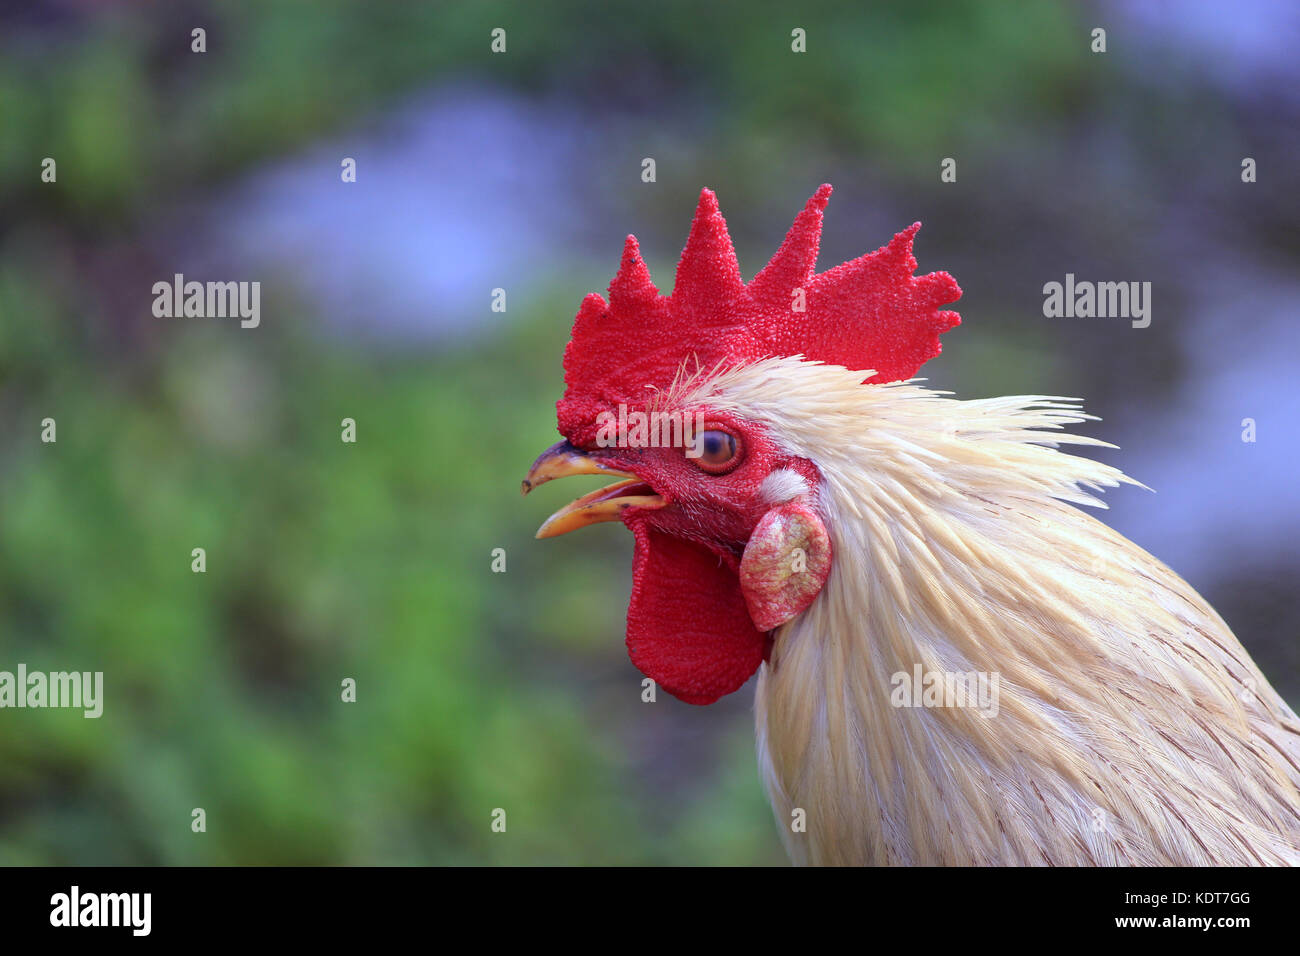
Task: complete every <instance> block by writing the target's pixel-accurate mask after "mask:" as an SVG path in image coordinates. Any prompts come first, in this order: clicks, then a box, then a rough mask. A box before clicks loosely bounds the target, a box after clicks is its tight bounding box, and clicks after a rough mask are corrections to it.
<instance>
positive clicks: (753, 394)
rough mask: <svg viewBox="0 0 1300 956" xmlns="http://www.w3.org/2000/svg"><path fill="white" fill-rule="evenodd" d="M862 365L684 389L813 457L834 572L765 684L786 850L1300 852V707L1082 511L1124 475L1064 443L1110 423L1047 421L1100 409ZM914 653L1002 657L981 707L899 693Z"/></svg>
mask: <svg viewBox="0 0 1300 956" xmlns="http://www.w3.org/2000/svg"><path fill="white" fill-rule="evenodd" d="M863 377H864V373H863V372H850V371H847V370H845V369H843V368H840V367H838V366H826V365H820V364H816V363H810V362H804V361H801V360H800V359H798V358H794V359H771V360H766V361H763V362H760V363H758V364H755V365H751V366H746V367H742V368H739V369H734V370H729V371H721V372H718V371H716V370H715V371H713V372H710V373H709V374H707V375H701V376H698V377H696V378H694V379H691V380H684V381H682V382H680V383H678V385H677V386H676V387H675V389H674V391H675V392H676V393H677V394H676V396H675V397H677V398H679V399H680V400H682V401H684V402H685V403H686V404H687V405H688V406H689V405H701V406H708V407H711V408H717V409H727V410H731V411H733V412H735V413H736V414H738V415H741V416H743V417H745V418H747V419H749V420H751V421H755V422H759V423H761V424H763V425H765V426H766V427H767V428H768V429H769V430H770V432H771V433H772V435H773V436H774V437H775V438H776V439H777V440H778V441H779V442H780V443H782V444H783V445H784V446H785V447H786V448H787V449H788V450H789V451H790V452H792V453H794V454H797V455H800V456H803V457H806V458H808V459H809V460H811V461H813V462H814V463H815V464H816V465H817V467H818V468H819V469H820V471H821V475H822V479H823V480H822V483H821V486H820V490H819V500H818V502H817V505H818V507H819V509H820V511H821V514H822V516H823V518H824V520H825V523H826V526H827V528H828V530H829V532H830V535H831V539H832V542H833V547H834V566H833V570H832V572H831V576H830V579H829V580H828V582H827V584H826V587H825V589H824V590H823V591H822V592H821V594H820V596H819V597H818V598H817V599H816V600H815V601H814V602H813V604H812V605H811V607H809V609H808V610H807V611H805V612H804V613H803V614H802V615H800V616H799V617H797V618H795V619H794V620H793V621H791V622H790V623H789V624H787V625H785V626H784V627H783V628H782V629H781V631H780V632H779V634H778V635H777V638H776V642H775V647H774V650H773V653H772V655H771V660H770V662H769V663H768V664H765V665H764V666H763V668H762V671H761V673H760V675H759V684H758V692H757V701H756V718H757V729H758V755H759V763H760V767H761V770H762V774H763V777H764V780H765V783H766V786H767V789H768V792H769V795H770V797H771V800H772V804H773V807H774V809H775V812H776V817H777V823H778V826H779V827H780V828H781V830H782V833H783V834H784V840H785V843H786V845H787V848H788V850H789V852H790V855H791V857H792V858H793V859H794V860H795V861H796V862H801V863H818V864H899V865H907V864H1029V865H1032V864H1064V865H1087V864H1102V865H1113V864H1188V865H1204V864H1282V863H1289V864H1295V863H1297V862H1300V790H1298V788H1300V723H1297V720H1296V716H1295V714H1294V713H1293V712H1292V710H1291V709H1290V708H1289V707H1288V706H1287V705H1286V703H1285V702H1284V701H1283V700H1282V699H1281V698H1280V697H1279V696H1278V694H1277V693H1276V692H1275V691H1274V690H1273V688H1272V687H1270V686H1269V684H1268V681H1266V680H1265V679H1264V677H1263V675H1262V674H1260V672H1259V670H1258V669H1257V668H1256V667H1255V665H1254V663H1253V662H1252V661H1251V659H1250V657H1249V655H1248V654H1247V653H1246V651H1245V650H1244V649H1243V648H1242V646H1241V644H1240V643H1239V642H1238V641H1237V639H1236V638H1235V637H1234V636H1233V635H1232V632H1231V631H1230V630H1229V629H1228V627H1227V625H1226V624H1224V622H1223V620H1222V619H1221V618H1220V617H1219V616H1218V615H1217V614H1216V613H1215V612H1214V610H1213V609H1212V608H1211V607H1210V606H1209V605H1208V604H1206V602H1205V601H1204V600H1203V599H1202V598H1201V597H1200V596H1199V595H1198V594H1197V593H1196V592H1195V591H1194V590H1192V588H1191V587H1190V586H1189V585H1188V584H1187V583H1186V582H1184V581H1183V580H1182V579H1181V578H1179V577H1178V576H1177V575H1176V574H1174V573H1173V572H1172V571H1171V570H1169V569H1168V568H1167V567H1165V566H1164V565H1163V564H1162V563H1161V562H1159V561H1158V560H1156V559H1155V558H1153V557H1152V556H1151V555H1149V554H1147V553H1146V552H1144V551H1143V550H1142V549H1140V548H1138V547H1137V546H1136V545H1134V544H1133V543H1132V542H1130V541H1128V540H1127V539H1126V538H1124V537H1123V536H1122V535H1120V534H1118V533H1116V532H1115V531H1113V530H1111V529H1110V528H1108V527H1107V526H1106V525H1104V524H1102V523H1101V522H1099V521H1097V520H1096V519H1094V518H1093V517H1091V516H1090V515H1088V514H1086V513H1084V512H1082V511H1081V510H1079V509H1078V508H1077V507H1076V505H1099V506H1101V507H1105V505H1104V504H1102V503H1101V502H1100V501H1099V500H1098V499H1096V498H1095V497H1094V496H1093V495H1092V494H1090V493H1089V492H1090V491H1096V490H1099V489H1101V488H1103V487H1113V486H1115V485H1117V484H1119V483H1121V482H1129V483H1134V484H1136V483H1135V482H1131V480H1130V479H1128V478H1126V477H1125V476H1124V475H1123V474H1121V473H1120V472H1119V471H1117V470H1116V469H1114V468H1112V467H1110V466H1108V465H1104V464H1100V463H1098V462H1094V461H1090V460H1088V459H1085V458H1080V457H1076V456H1073V455H1069V454H1066V453H1064V452H1062V451H1060V450H1058V448H1057V447H1056V446H1057V445H1058V444H1074V445H1104V443H1102V442H1098V441H1096V440H1093V439H1088V438H1081V437H1075V436H1068V435H1065V434H1062V433H1060V432H1059V429H1061V427H1062V426H1064V425H1067V424H1071V423H1076V422H1079V421H1082V420H1084V419H1085V418H1088V417H1089V416H1086V415H1083V414H1082V413H1081V412H1080V411H1079V409H1078V407H1077V406H1076V405H1074V404H1072V402H1073V400H1070V399H1056V398H1046V397H1039V396H1019V397H1013V398H999V399H988V400H979V401H956V400H953V399H951V398H948V397H946V393H940V392H934V391H930V390H927V389H925V388H923V387H921V386H918V385H915V384H894V385H883V386H878V385H862V384H860V382H861V381H862V379H863ZM1107 447H1109V446H1107ZM917 664H920V665H921V666H922V668H923V669H924V670H925V671H926V672H962V673H966V672H972V671H973V672H979V673H985V674H991V675H997V678H998V681H999V685H998V686H999V706H998V710H997V714H996V716H982V715H981V713H980V711H978V710H976V709H973V708H969V707H923V708H900V707H894V706H892V705H891V694H890V691H891V679H892V678H893V675H895V674H897V673H899V672H908V673H911V672H912V671H913V669H914V667H915V665H917ZM799 810H802V811H803V814H802V815H801V814H798V813H797V812H796V811H799ZM800 817H802V818H804V819H806V829H805V830H804V832H795V831H794V830H792V821H795V820H797V819H799V818H800Z"/></svg>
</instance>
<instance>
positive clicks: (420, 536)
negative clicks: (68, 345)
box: [0, 269, 779, 864]
mask: <svg viewBox="0 0 1300 956" xmlns="http://www.w3.org/2000/svg"><path fill="white" fill-rule="evenodd" d="M38 285H39V280H33V279H32V278H31V277H30V276H27V275H22V274H19V273H17V272H15V271H13V270H12V269H9V270H5V271H4V272H3V273H0V301H2V302H3V303H4V306H5V308H4V313H3V314H4V315H6V316H15V315H18V314H22V313H21V312H20V310H19V309H17V308H14V306H15V305H16V304H20V303H23V302H30V301H37V300H40V298H41V297H40V295H39V293H38V291H37V290H36V289H35V288H33V286H38ZM546 312H547V314H556V313H555V311H554V310H552V309H549V308H548V309H547V310H546ZM27 314H28V316H29V317H30V313H27ZM560 314H562V313H560ZM43 318H44V320H43V321H39V322H30V321H24V322H21V323H20V322H12V321H6V322H4V323H2V324H0V364H2V365H3V367H4V368H6V369H10V370H12V369H18V368H21V369H23V370H24V373H23V376H24V380H23V381H22V385H23V387H22V390H21V392H18V391H15V390H14V389H13V388H12V385H13V384H14V377H13V376H9V377H7V382H8V384H9V386H10V387H9V388H7V389H6V390H5V391H4V392H3V395H4V408H5V420H6V427H7V428H21V429H22V431H23V432H24V433H25V434H24V435H23V436H22V439H21V440H17V441H14V440H11V441H9V442H7V443H6V460H5V461H4V463H3V472H2V474H0V495H2V496H3V500H4V511H5V516H6V517H5V521H4V522H3V523H2V524H0V620H2V621H4V622H5V627H6V633H5V639H4V642H3V649H4V652H5V655H4V662H5V663H4V665H3V666H5V667H6V668H8V669H12V668H13V666H15V665H16V663H17V662H18V661H23V662H25V663H27V665H28V666H29V668H31V669H49V670H54V669H65V668H76V669H85V670H103V671H104V672H105V681H106V690H105V696H106V700H105V716H104V717H103V718H101V719H100V720H97V721H96V720H86V719H84V718H82V717H81V715H80V713H79V712H68V711H57V712H50V711H30V710H29V711H8V712H6V715H5V720H4V722H3V723H0V767H2V768H3V770H0V780H3V787H2V788H0V808H2V810H3V819H4V820H5V824H4V830H3V837H2V838H0V862H5V863H73V862H77V863H109V862H122V861H135V862H145V863H186V864H188V863H219V864H220V863H328V862H348V863H394V862H396V863H417V862H430V861H437V862H446V863H471V862H494V863H525V862H531V863H536V862H561V863H563V862H575V861H582V862H607V863H617V862H629V861H635V860H642V861H645V860H649V861H660V862H669V861H673V862H691V861H696V862H704V861H709V860H717V859H719V857H717V856H710V855H709V854H710V851H711V850H712V849H716V842H717V841H719V840H721V841H732V842H735V841H736V840H737V833H742V834H746V838H745V839H744V840H741V841H740V842H741V843H743V844H748V843H756V844H757V851H756V850H755V848H754V847H753V846H750V847H749V848H748V850H747V852H746V853H743V854H741V855H742V856H743V857H745V858H747V859H757V860H766V861H775V860H776V859H778V857H777V853H778V852H779V851H777V850H776V838H775V831H774V829H773V824H772V822H771V819H770V812H769V811H768V809H767V808H766V806H765V805H764V804H763V802H762V798H761V794H759V793H757V786H756V779H755V769H754V766H753V761H752V756H748V755H747V757H748V759H746V760H742V761H738V762H736V766H734V767H728V768H725V774H724V775H725V777H726V779H732V780H733V781H738V780H743V783H742V784H739V785H738V784H735V783H733V784H732V785H731V787H730V791H732V792H728V791H727V790H726V789H721V790H719V791H718V792H717V793H714V794H709V795H707V796H706V797H705V805H704V806H703V807H701V806H690V805H687V806H684V807H683V808H682V813H681V820H680V821H678V820H676V819H675V818H674V819H673V820H672V821H671V824H670V827H669V832H667V833H660V834H656V833H654V832H653V831H652V830H648V829H647V828H646V827H645V826H644V825H642V824H641V823H639V821H638V817H639V816H641V815H642V814H645V813H647V812H648V811H649V809H650V807H649V805H648V803H647V800H646V796H645V795H644V794H640V793H637V792H636V791H635V789H634V788H633V787H632V786H631V785H630V784H631V783H632V781H633V779H634V777H633V775H631V774H630V773H629V768H628V766H627V763H626V761H627V759H628V756H627V754H626V748H625V747H624V746H623V745H622V744H621V743H620V742H619V740H618V739H617V737H616V733H615V731H614V730H613V729H611V728H608V727H603V726H601V724H600V722H599V721H598V720H597V719H596V717H597V714H596V713H595V712H594V711H593V712H590V713H588V712H585V711H584V693H583V691H584V688H583V687H582V686H581V685H580V684H577V683H575V681H581V680H582V678H581V676H580V675H582V674H583V673H584V672H585V671H586V670H589V669H590V668H591V667H592V666H593V665H592V664H591V661H590V660H586V661H584V659H594V660H595V661H596V662H597V663H596V664H595V665H594V666H595V668H596V669H597V670H599V668H600V667H602V666H603V667H604V668H605V669H607V670H608V669H611V668H616V669H619V670H621V671H622V673H620V674H619V678H618V679H619V686H620V688H621V690H620V693H623V694H624V695H625V696H626V697H627V701H628V702H627V703H626V705H625V706H624V707H623V708H622V709H621V711H616V712H618V713H621V714H622V716H623V717H628V716H629V715H631V714H632V712H633V710H634V709H635V708H642V707H646V706H647V705H644V704H641V703H640V702H639V699H638V694H639V677H638V675H636V674H635V672H634V671H633V670H632V669H631V666H630V664H627V663H626V659H625V654H624V651H623V648H622V641H621V636H622V635H621V607H620V604H621V602H623V601H625V596H619V597H618V599H617V600H615V598H614V597H613V596H607V595H599V594H593V593H591V590H590V589H591V583H590V582H592V581H594V580H597V579H599V577H600V569H601V565H602V564H603V563H607V562H609V561H610V560H618V561H622V562H628V561H629V560H630V548H629V547H628V542H627V541H621V540H617V539H615V538H613V537H610V538H606V539H604V540H602V539H600V538H594V539H593V540H592V541H590V542H587V546H585V547H580V548H575V549H573V550H571V551H569V552H568V553H566V555H565V558H564V561H563V562H562V563H561V562H555V563H547V564H545V565H544V564H543V561H545V560H546V558H544V557H543V552H542V550H541V548H542V546H541V545H539V544H537V543H536V542H534V541H533V540H532V531H533V529H534V528H535V526H536V524H537V523H538V521H539V520H540V517H541V516H542V512H541V511H539V508H538V507H536V506H533V502H532V501H531V500H530V501H529V502H528V503H527V504H528V505H529V506H527V507H526V506H524V503H523V502H522V501H521V499H520V498H519V495H518V491H517V488H518V480H519V477H520V475H521V474H522V473H523V471H524V469H525V468H526V466H527V463H528V462H529V461H530V460H531V458H532V457H533V456H534V455H535V454H536V452H537V451H538V450H540V446H541V445H542V444H544V443H545V442H547V441H549V440H550V439H549V438H547V436H548V435H553V433H554V424H553V404H552V403H553V399H554V394H555V386H556V383H555V381H554V379H555V378H556V376H557V374H558V361H557V362H555V363H540V362H537V361H536V360H535V357H536V356H537V355H538V354H550V355H553V356H556V357H557V358H558V354H559V350H560V348H561V346H562V342H563V337H564V335H565V329H564V324H563V323H559V324H557V323H555V322H553V321H550V320H547V321H545V322H537V321H534V322H532V323H531V324H527V325H524V326H522V327H519V328H516V329H513V330H511V332H510V333H509V334H507V335H505V336H504V337H502V338H501V339H499V340H497V341H495V342H492V343H486V344H484V345H482V346H480V347H479V348H477V349H476V350H473V351H469V352H466V353H462V354H457V355H455V356H447V357H441V358H439V357H429V356H421V357H416V358H403V357H398V356H393V357H390V358H388V359H387V360H385V361H381V362H377V363H357V362H355V361H354V360H353V359H352V357H351V356H350V355H349V354H347V351H346V349H344V348H342V347H340V346H331V345H328V344H321V343H318V342H316V341H315V340H314V339H312V338H311V337H309V336H308V335H306V334H305V331H304V330H303V329H302V328H299V329H297V330H294V329H293V328H292V327H291V326H290V327H288V329H287V330H286V327H284V326H281V327H279V328H277V329H271V328H269V327H268V328H264V329H260V330H259V331H258V333H257V334H258V345H259V348H257V349H252V348H248V347H246V345H245V343H246V342H247V339H246V338H245V339H241V338H240V335H241V333H240V332H239V331H237V330H235V329H234V328H220V327H214V326H211V325H205V324H203V323H194V324H191V325H188V326H185V327H178V328H177V329H176V331H175V334H173V335H170V336H168V338H167V341H166V342H165V344H164V345H163V346H162V351H161V354H160V355H159V357H158V361H157V362H156V364H154V365H152V366H151V367H150V368H148V369H147V370H146V371H145V372H144V373H143V374H137V375H134V376H125V375H123V374H122V373H121V370H120V369H119V368H116V367H115V366H113V365H112V364H106V363H101V362H99V361H98V360H97V359H96V358H95V357H93V356H89V355H83V356H79V357H74V356H70V355H68V354H66V353H65V354H62V356H61V360H60V361H59V362H58V363H50V362H48V361H41V360H40V358H41V357H42V356H44V357H45V358H46V359H48V358H49V356H50V355H51V354H53V352H55V351H57V345H56V343H57V342H58V341H59V340H60V339H61V338H62V337H63V335H64V333H65V332H66V331H67V330H68V329H69V328H70V327H71V326H72V325H73V324H74V320H73V319H72V317H71V316H69V315H68V314H59V313H58V312H57V311H56V312H55V313H54V314H47V315H46V316H44V317H43ZM471 396H472V399H471V398H470V397H471ZM468 401H472V402H473V403H474V405H475V414H472V415H467V414H465V409H466V404H467V402H468ZM46 416H48V417H52V418H54V419H56V421H57V422H58V441H57V443H54V444H48V445H47V444H42V443H40V442H39V441H38V440H36V436H37V434H38V426H39V422H40V420H41V419H42V418H44V417H46ZM345 417H351V418H354V419H355V420H356V421H357V429H358V441H357V443H356V444H355V445H351V444H345V443H343V442H342V441H341V440H340V421H341V419H343V418H345ZM10 437H11V438H15V437H17V436H14V435H13V434H12V433H10ZM611 545H614V546H613V547H611ZM194 547H204V548H205V549H206V551H207V572H206V573H205V574H195V573H192V571H191V569H190V561H191V558H190V552H191V549H192V548H194ZM496 547H502V548H505V549H506V553H507V571H506V573H504V574H494V573H491V571H490V567H489V566H490V561H491V553H492V549H493V548H496ZM552 568H553V569H554V570H555V571H556V573H550V569H552ZM566 675H567V676H566ZM575 675H579V676H575ZM344 677H352V678H355V679H356V681H357V686H358V694H357V696H358V700H357V703H355V704H345V703H342V702H340V682H341V680H342V679H343V678H344ZM656 706H659V707H674V706H682V705H677V704H675V703H671V702H665V703H661V704H659V705H656ZM744 729H745V731H746V733H748V728H744ZM745 744H746V747H745V748H741V752H744V750H746V749H748V748H752V738H751V739H749V740H747V741H745ZM723 784H724V787H725V779H724V781H723ZM750 791H754V793H753V794H752V795H750ZM737 794H739V795H740V796H739V798H738V797H737ZM746 795H749V799H745V796H746ZM193 807H203V808H204V809H205V810H206V812H207V818H208V832H207V834H206V835H203V836H196V835H193V834H191V833H190V831H189V814H190V810H191V808H193ZM496 807H503V808H505V809H506V810H507V814H508V821H509V829H508V836H497V835H493V834H492V833H491V832H490V830H489V825H488V824H489V815H490V812H491V811H492V810H493V809H494V808H496ZM702 818H703V819H715V820H718V821H722V822H724V823H725V824H726V827H725V828H724V829H723V830H721V831H720V832H719V833H718V834H716V836H715V840H714V842H713V844H711V843H710V840H707V839H703V838H701V835H700V832H699V831H700V829H701V828H702V827H703V828H704V829H707V826H705V825H703V824H701V823H700V820H701V819H702ZM755 830H756V831H757V832H759V833H761V834H763V835H764V837H765V838H769V840H768V841H766V842H769V845H768V846H766V847H764V846H763V844H764V842H765V841H764V840H758V841H754V840H753V834H754V831H755ZM733 849H737V850H738V849H740V848H733ZM764 851H766V852H764ZM727 858H733V859H734V858H735V857H734V856H729V857H727Z"/></svg>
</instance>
